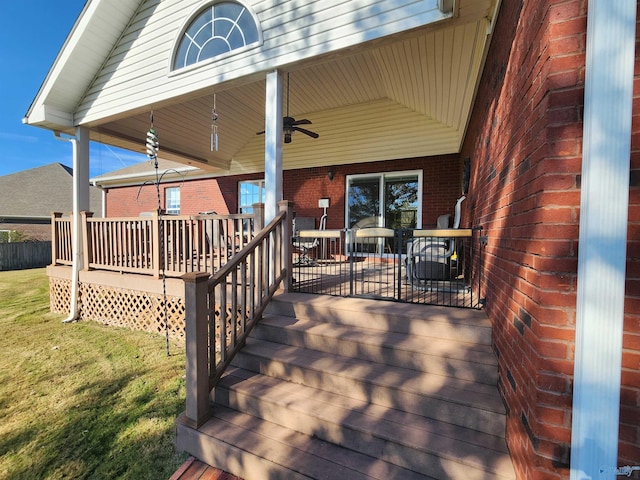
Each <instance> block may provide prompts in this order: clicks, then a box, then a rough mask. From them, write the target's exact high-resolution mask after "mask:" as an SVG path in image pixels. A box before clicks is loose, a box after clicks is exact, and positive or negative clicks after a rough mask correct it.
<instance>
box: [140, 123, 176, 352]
mask: <svg viewBox="0 0 640 480" xmlns="http://www.w3.org/2000/svg"><path fill="white" fill-rule="evenodd" d="M149 123H150V124H151V125H150V127H149V131H148V132H147V141H146V147H147V158H148V159H149V161H150V162H152V163H153V165H154V167H155V170H156V182H155V183H156V194H157V197H158V214H160V213H161V211H162V199H161V195H160V171H159V168H158V151H159V150H160V141H159V140H158V133H157V132H156V129H155V128H154V126H153V111H152V112H151V114H150V116H149ZM159 227H160V239H159V240H160V275H161V277H162V308H163V312H164V336H165V348H166V351H167V356H169V355H170V354H171V352H170V350H169V312H168V310H169V309H168V305H167V278H166V275H165V271H164V222H163V221H162V219H160V225H159Z"/></svg>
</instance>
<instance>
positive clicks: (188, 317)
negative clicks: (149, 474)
mask: <svg viewBox="0 0 640 480" xmlns="http://www.w3.org/2000/svg"><path fill="white" fill-rule="evenodd" d="M290 238H291V204H290V202H287V201H283V202H280V212H279V213H278V214H277V215H276V217H275V218H274V219H273V220H272V221H271V222H270V223H269V225H267V226H266V227H265V228H264V229H262V230H261V231H260V232H258V233H257V234H256V235H255V237H254V238H252V239H251V240H250V241H249V242H248V243H247V244H246V245H245V246H244V247H243V248H242V250H240V251H239V252H237V253H236V254H235V255H234V256H233V257H232V258H230V259H229V261H228V263H226V264H225V265H224V266H222V267H221V268H220V270H218V271H217V272H216V273H215V274H214V275H213V276H212V277H210V278H208V276H207V275H206V274H202V273H192V274H189V275H186V276H184V277H183V279H184V281H185V335H186V356H187V393H186V395H187V402H186V411H185V415H184V416H183V417H182V421H184V422H185V423H188V424H190V425H193V426H199V425H201V424H202V423H203V422H204V421H206V419H207V418H208V417H209V413H210V412H209V402H208V399H209V392H210V390H211V389H212V388H214V386H215V385H216V383H217V382H218V380H219V379H220V378H221V377H222V375H223V373H224V371H225V370H226V368H227V367H228V366H229V365H230V363H231V361H232V360H233V358H234V356H235V355H236V354H237V352H238V351H239V350H240V348H241V347H242V346H243V345H244V342H245V341H246V338H247V336H248V335H249V333H250V332H251V330H252V329H253V328H254V326H255V325H256V324H257V322H258V321H259V320H260V318H261V317H262V314H263V312H264V310H265V308H266V307H267V305H268V303H269V301H270V300H271V297H272V296H273V295H274V294H275V292H276V291H277V290H278V288H280V286H281V285H282V284H283V283H284V285H285V288H287V286H288V283H289V276H290V258H289V257H290V254H289V239H290ZM205 332H206V333H205ZM205 359H206V362H207V364H206V365H204V364H203V362H205ZM205 373H206V386H205V382H204V380H203V378H202V376H203V375H205Z"/></svg>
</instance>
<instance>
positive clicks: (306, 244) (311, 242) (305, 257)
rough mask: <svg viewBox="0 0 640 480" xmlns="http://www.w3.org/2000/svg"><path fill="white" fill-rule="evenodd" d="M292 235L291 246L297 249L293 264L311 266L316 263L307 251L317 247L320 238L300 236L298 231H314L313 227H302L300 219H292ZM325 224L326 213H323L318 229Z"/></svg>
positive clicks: (322, 228)
mask: <svg viewBox="0 0 640 480" xmlns="http://www.w3.org/2000/svg"><path fill="white" fill-rule="evenodd" d="M294 220H295V222H294V232H295V234H294V237H293V246H294V247H295V248H296V250H298V253H299V255H298V260H297V261H296V262H295V265H304V266H309V267H313V266H315V265H317V264H318V263H317V261H316V259H315V258H313V257H311V256H310V255H309V253H310V252H311V251H312V250H314V249H316V248H318V246H319V245H320V239H319V238H318V237H307V236H304V237H301V236H300V233H301V232H303V231H314V229H313V228H310V229H309V228H304V225H303V223H307V222H303V221H301V220H302V219H294ZM311 220H313V224H312V227H315V219H313V218H312V219H311ZM326 226H327V214H326V213H325V214H323V215H322V217H320V225H319V226H318V230H325V229H326Z"/></svg>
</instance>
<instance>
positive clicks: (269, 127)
mask: <svg viewBox="0 0 640 480" xmlns="http://www.w3.org/2000/svg"><path fill="white" fill-rule="evenodd" d="M264 124H265V125H264V127H265V128H264V129H265V141H264V181H265V204H264V224H265V225H267V224H268V223H269V222H270V221H271V220H273V218H274V217H275V216H276V214H277V213H278V202H279V201H280V200H282V74H281V73H280V72H279V71H277V70H275V71H273V72H269V73H268V74H267V86H266V102H265V121H264Z"/></svg>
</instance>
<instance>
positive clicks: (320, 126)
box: [94, 18, 487, 173]
mask: <svg viewBox="0 0 640 480" xmlns="http://www.w3.org/2000/svg"><path fill="white" fill-rule="evenodd" d="M486 31H487V20H486V19H484V18H481V19H479V20H475V21H472V22H469V23H463V24H460V23H458V24H454V25H452V26H451V27H448V28H440V29H435V30H433V29H431V30H425V31H424V32H412V33H411V34H410V35H408V36H407V37H405V38H400V39H397V40H396V41H394V42H393V43H390V44H383V45H378V46H376V47H375V48H370V49H367V50H362V51H358V52H353V53H350V54H344V55H342V56H339V57H337V56H336V57H333V58H331V59H330V60H326V59H325V60H324V61H323V62H322V63H317V64H311V65H293V66H291V67H290V68H288V71H289V72H290V88H289V91H290V100H289V105H290V107H289V108H290V115H291V116H293V117H295V118H297V119H301V118H308V119H309V120H311V121H312V122H313V124H312V125H308V126H306V127H307V128H308V129H309V130H312V131H315V132H317V133H319V134H320V138H319V139H317V140H314V139H311V138H309V137H307V136H305V135H303V134H301V133H296V134H295V135H294V138H293V142H292V143H291V144H287V145H285V148H284V155H283V157H284V160H283V162H284V168H285V169H288V168H298V167H302V166H306V167H311V166H321V165H331V164H340V163H357V162H368V161H375V160H385V159H392V158H403V157H412V156H429V155H436V154H444V153H454V152H457V151H459V148H460V144H461V142H462V139H463V136H464V131H465V128H466V124H467V121H468V117H469V115H470V111H471V107H472V102H473V96H474V94H475V89H476V86H477V82H478V78H479V76H480V73H481V68H482V61H483V53H484V49H485V47H486V41H487V36H486ZM285 79H286V76H285ZM286 90H287V89H286V80H285V106H284V108H283V111H284V112H285V113H286V108H287V107H286ZM212 104H213V90H212V91H211V92H206V94H205V95H203V96H200V97H198V98H192V99H189V100H186V101H180V102H177V103H176V104H174V105H172V106H167V107H164V108H160V109H158V110H156V111H154V120H155V126H156V129H157V130H158V132H159V135H160V143H161V156H162V157H164V158H167V159H170V160H176V161H180V162H182V163H187V162H189V161H190V163H192V164H194V165H197V166H200V167H205V168H206V167H218V168H221V169H222V170H224V171H227V172H229V173H240V172H258V171H262V170H263V168H264V160H263V151H264V147H263V145H264V143H263V142H264V136H259V135H256V132H258V131H261V130H264V105H265V82H264V79H260V80H257V81H253V82H250V83H246V84H243V85H240V86H233V87H231V88H227V89H225V90H220V91H218V92H216V110H217V113H218V115H219V117H218V132H219V146H220V149H219V151H218V152H211V149H210V133H211V114H212ZM148 128H149V115H148V114H141V115H137V116H134V117H130V118H125V119H119V120H117V121H113V122H111V123H108V124H104V125H101V126H99V127H94V139H96V140H98V141H109V143H114V144H120V145H121V146H124V147H126V148H135V147H139V148H138V149H139V150H140V149H141V147H142V146H143V144H144V137H145V132H146V130H147V129H148ZM136 142H137V143H138V145H136ZM203 162H206V163H203Z"/></svg>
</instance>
